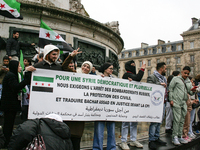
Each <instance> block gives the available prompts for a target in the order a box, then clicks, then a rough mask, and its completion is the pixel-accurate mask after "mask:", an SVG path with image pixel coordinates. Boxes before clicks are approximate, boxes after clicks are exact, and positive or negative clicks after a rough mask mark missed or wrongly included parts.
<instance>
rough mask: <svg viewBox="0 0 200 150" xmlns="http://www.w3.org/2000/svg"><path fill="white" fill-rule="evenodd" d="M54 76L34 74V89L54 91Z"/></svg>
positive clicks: (36, 90)
mask: <svg viewBox="0 0 200 150" xmlns="http://www.w3.org/2000/svg"><path fill="white" fill-rule="evenodd" d="M53 83H54V78H51V77H42V76H33V82H32V83H31V85H32V91H35V92H48V93H53Z"/></svg>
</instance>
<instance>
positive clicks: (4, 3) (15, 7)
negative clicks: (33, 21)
mask: <svg viewBox="0 0 200 150" xmlns="http://www.w3.org/2000/svg"><path fill="white" fill-rule="evenodd" d="M20 5H21V4H20V3H18V2H16V0H0V15H2V16H4V17H8V18H13V19H23V17H22V16H21V15H20Z"/></svg>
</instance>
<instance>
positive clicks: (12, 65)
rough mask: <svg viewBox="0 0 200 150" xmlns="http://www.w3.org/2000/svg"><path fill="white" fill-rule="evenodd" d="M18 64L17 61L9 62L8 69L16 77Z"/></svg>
mask: <svg viewBox="0 0 200 150" xmlns="http://www.w3.org/2000/svg"><path fill="white" fill-rule="evenodd" d="M18 66H19V61H16V60H11V61H10V62H9V71H10V72H12V73H14V74H15V75H16V77H17V78H18Z"/></svg>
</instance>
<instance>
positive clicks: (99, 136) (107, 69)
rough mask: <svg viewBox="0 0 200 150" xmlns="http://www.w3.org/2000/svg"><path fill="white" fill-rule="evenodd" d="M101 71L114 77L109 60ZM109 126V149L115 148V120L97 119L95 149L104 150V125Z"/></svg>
mask: <svg viewBox="0 0 200 150" xmlns="http://www.w3.org/2000/svg"><path fill="white" fill-rule="evenodd" d="M99 72H102V73H103V75H102V77H104V76H105V77H113V76H112V72H113V65H112V64H111V63H109V62H107V63H105V64H104V65H103V66H101V67H100V68H99ZM105 124H106V126H107V149H108V150H115V149H116V143H115V122H113V121H95V122H94V140H93V150H103V136H104V134H103V133H104V127H105Z"/></svg>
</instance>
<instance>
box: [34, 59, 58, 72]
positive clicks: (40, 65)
mask: <svg viewBox="0 0 200 150" xmlns="http://www.w3.org/2000/svg"><path fill="white" fill-rule="evenodd" d="M34 67H35V68H41V69H50V70H62V66H61V65H60V64H59V63H56V62H55V63H52V64H51V65H50V64H49V63H47V62H46V61H45V60H43V61H41V62H39V63H36V64H35V65H34Z"/></svg>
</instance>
